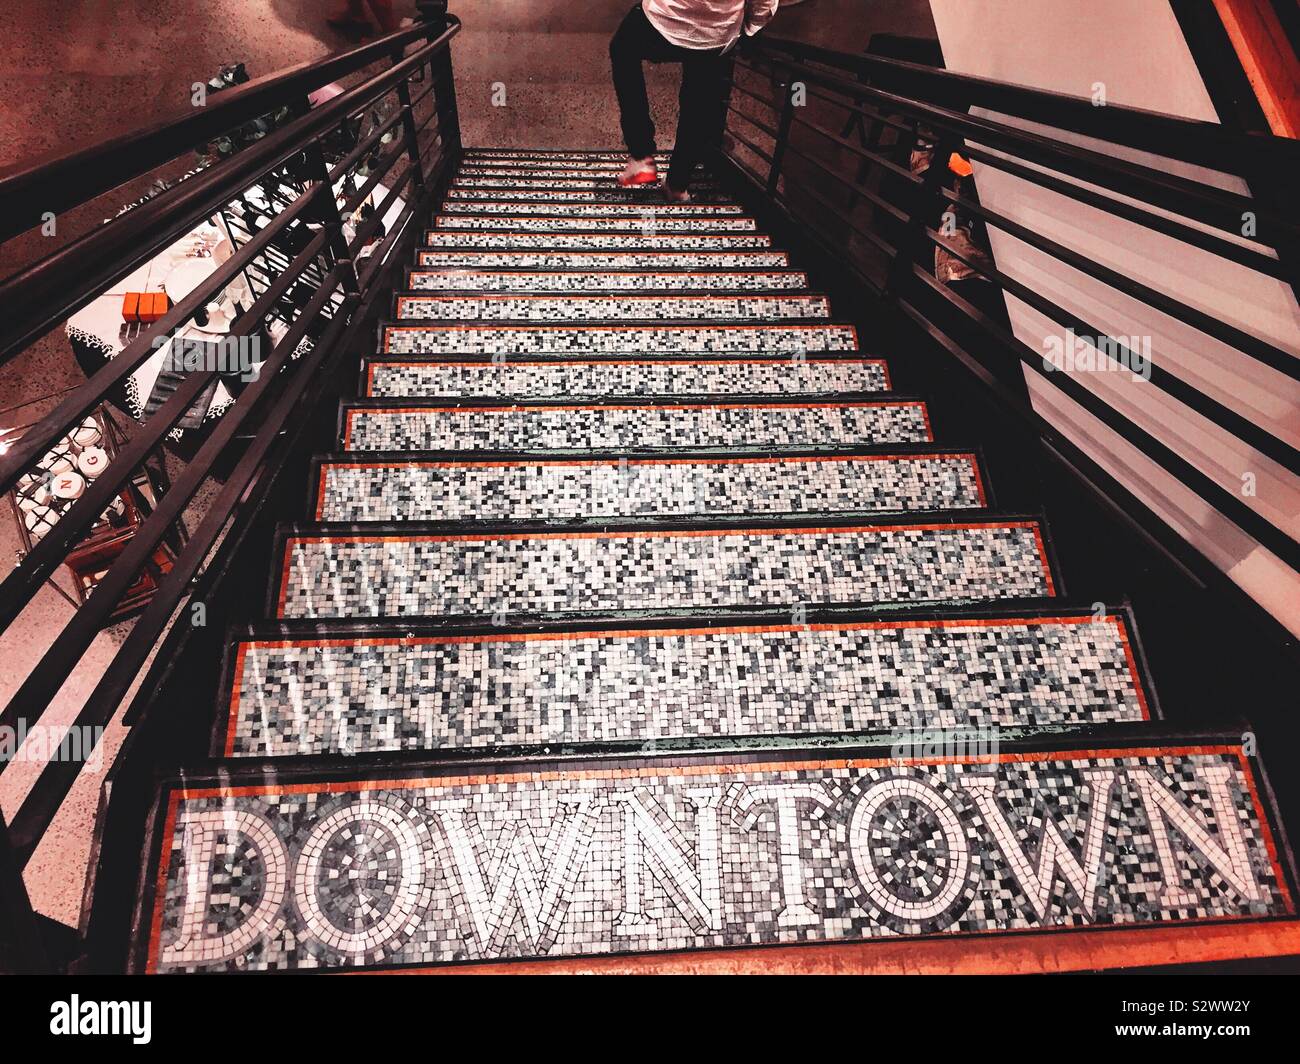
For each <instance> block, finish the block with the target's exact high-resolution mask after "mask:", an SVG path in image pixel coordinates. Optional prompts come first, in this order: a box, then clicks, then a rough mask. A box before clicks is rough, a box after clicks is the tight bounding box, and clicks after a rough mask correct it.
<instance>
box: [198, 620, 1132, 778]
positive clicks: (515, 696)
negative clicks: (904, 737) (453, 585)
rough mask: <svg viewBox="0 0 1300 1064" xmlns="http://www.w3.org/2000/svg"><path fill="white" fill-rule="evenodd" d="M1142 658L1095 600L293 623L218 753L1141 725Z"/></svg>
mask: <svg viewBox="0 0 1300 1064" xmlns="http://www.w3.org/2000/svg"><path fill="white" fill-rule="evenodd" d="M1140 662H1141V655H1140V652H1139V647H1138V643H1137V639H1136V635H1135V632H1134V629H1133V625H1132V618H1131V616H1130V614H1129V611H1128V609H1127V608H1123V607H1122V608H1120V609H1115V610H1107V611H1105V612H1103V613H1101V614H1100V615H1099V614H1097V613H1095V612H1094V611H1093V608H1092V606H1090V605H1089V606H1087V607H1080V608H1077V609H1062V608H1061V607H1060V606H1058V605H1057V604H1053V605H1052V606H1051V607H1043V606H1040V605H1025V606H1024V607H1022V608H1020V609H1008V608H1007V607H1006V606H1003V605H998V606H996V607H988V606H980V607H973V608H972V607H967V608H965V609H961V608H957V607H950V608H949V609H948V610H946V611H935V610H905V611H897V610H894V611H890V612H886V611H884V610H881V609H875V610H871V609H843V608H841V609H833V610H820V611H814V612H812V613H809V614H808V615H807V616H806V617H805V623H804V624H802V625H795V624H792V623H791V618H790V614H789V611H786V612H784V613H780V612H776V611H771V610H766V611H764V610H749V611H737V612H733V613H730V614H718V613H697V614H695V615H691V616H682V615H679V614H674V615H672V616H668V617H649V618H637V619H636V620H635V621H628V620H626V619H618V618H614V619H611V621H610V622H609V623H608V624H607V625H606V624H600V623H599V622H589V623H587V624H584V625H575V624H572V623H570V624H556V623H551V624H547V625H543V626H540V627H538V626H532V627H530V628H528V629H517V630H509V631H506V630H503V629H501V628H493V629H490V630H488V631H483V630H482V629H476V628H473V627H469V626H464V625H454V624H434V623H429V622H421V621H406V620H404V621H402V622H386V623H381V624H369V623H366V624H358V623H355V622H349V621H313V622H309V624H308V625H307V626H304V625H302V624H299V623H294V622H284V623H281V624H278V625H276V624H266V625H261V626H258V627H257V628H256V629H253V630H251V631H249V632H247V633H242V634H241V635H240V636H238V637H237V638H232V640H231V641H230V645H229V649H228V652H227V655H226V660H225V663H224V672H223V685H222V692H221V699H220V702H219V704H220V705H221V707H222V713H223V720H222V722H221V725H220V726H219V728H218V733H217V735H216V736H214V749H213V753H214V755H224V756H226V757H286V756H303V755H320V754H342V753H353V754H366V753H380V752H393V751H398V750H405V751H412V750H441V749H470V748H480V749H482V748H492V749H494V750H495V751H496V752H497V753H498V754H500V753H502V752H503V751H504V750H509V749H511V748H523V747H540V746H544V745H551V746H554V745H564V746H575V745H579V744H587V743H592V744H597V743H598V744H603V745H605V746H610V745H611V744H620V743H621V744H633V743H641V742H645V741H647V740H652V741H660V740H670V739H698V740H702V741H707V740H709V739H712V738H718V737H728V736H730V737H733V738H739V737H741V736H763V735H785V736H795V735H807V734H810V733H822V734H835V733H842V732H886V731H891V730H915V729H918V728H928V729H941V728H942V729H955V728H973V729H995V728H996V729H1002V728H1026V727H1046V726H1051V727H1066V726H1076V725H1096V724H1107V723H1115V722H1125V721H1141V720H1147V719H1149V717H1150V716H1151V710H1150V706H1151V705H1153V704H1154V700H1153V698H1152V696H1151V695H1150V691H1149V685H1148V681H1147V679H1146V676H1145V673H1144V671H1143V670H1142V668H1141V665H1140ZM448 677H454V678H455V680H454V682H451V683H449V682H447V678H448ZM724 678H725V680H724ZM742 678H743V679H742ZM610 694H615V695H616V696H617V695H618V694H621V695H622V697H621V698H619V697H613V698H611V697H608V696H609V695H610Z"/></svg>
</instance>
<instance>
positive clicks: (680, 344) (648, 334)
mask: <svg viewBox="0 0 1300 1064" xmlns="http://www.w3.org/2000/svg"><path fill="white" fill-rule="evenodd" d="M857 349H858V334H857V331H856V330H855V329H854V328H853V326H852V325H830V324H828V325H793V324H782V325H767V324H763V325H609V326H582V325H575V326H563V325H529V326H519V327H514V326H509V325H388V326H385V327H384V351H385V353H386V354H399V355H416V354H425V355H448V354H464V355H469V354H485V355H511V354H539V355H540V354H548V355H582V354H620V353H633V354H679V353H680V354H689V353H696V352H699V353H707V354H738V355H743V354H760V353H764V352H774V351H775V352H782V353H789V354H792V355H793V354H800V353H806V352H809V351H856V350H857Z"/></svg>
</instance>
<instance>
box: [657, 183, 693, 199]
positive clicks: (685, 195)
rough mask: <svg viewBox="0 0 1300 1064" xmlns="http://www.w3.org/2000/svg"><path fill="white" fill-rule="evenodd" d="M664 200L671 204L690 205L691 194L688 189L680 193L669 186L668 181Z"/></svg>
mask: <svg viewBox="0 0 1300 1064" xmlns="http://www.w3.org/2000/svg"><path fill="white" fill-rule="evenodd" d="M664 199H666V200H667V201H668V202H669V203H690V202H691V194H690V192H689V191H688V190H687V189H682V190H681V191H680V192H679V191H678V190H677V189H675V188H673V186H672V185H670V184H668V182H667V181H665V182H664Z"/></svg>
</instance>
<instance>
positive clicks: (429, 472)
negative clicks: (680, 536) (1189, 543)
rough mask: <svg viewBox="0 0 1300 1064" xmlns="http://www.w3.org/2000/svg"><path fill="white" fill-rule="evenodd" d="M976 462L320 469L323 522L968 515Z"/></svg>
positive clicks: (347, 465)
mask: <svg viewBox="0 0 1300 1064" xmlns="http://www.w3.org/2000/svg"><path fill="white" fill-rule="evenodd" d="M981 505H983V496H982V492H981V485H980V480H979V474H978V472H977V468H976V462H975V456H974V455H971V454H944V455H894V456H889V457H877V456H862V457H855V458H854V457H846V456H844V457H841V456H836V457H824V458H823V457H817V458H744V459H732V460H726V459H719V460H716V461H702V460H687V459H677V460H668V461H657V460H647V459H636V458H630V459H623V460H621V461H619V460H613V461H610V460H583V461H576V460H575V461H572V462H535V461H529V462H514V463H510V462H419V461H414V460H413V461H409V462H384V463H370V464H365V463H355V462H330V463H326V464H324V465H323V466H322V468H321V475H320V482H319V486H318V498H317V506H316V517H317V520H321V521H349V522H360V521H461V520H500V521H508V520H560V519H564V518H569V517H648V516H683V515H707V514H725V513H732V514H745V513H751V514H760V513H770V514H780V513H807V512H817V511H821V512H827V513H830V512H835V511H841V512H843V511H854V510H879V511H905V510H947V509H974V508H976V507H979V506H981Z"/></svg>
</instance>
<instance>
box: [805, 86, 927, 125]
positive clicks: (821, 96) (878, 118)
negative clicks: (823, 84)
mask: <svg viewBox="0 0 1300 1064" xmlns="http://www.w3.org/2000/svg"><path fill="white" fill-rule="evenodd" d="M808 95H809V96H811V97H812V98H813V99H814V100H822V101H824V102H826V103H829V104H831V105H833V106H835V107H842V108H843V109H844V110H846V111H848V112H849V113H850V114H855V115H859V116H861V117H862V118H866V119H868V120H869V121H872V122H879V123H880V124H881V125H882V126H888V127H889V128H890V129H894V130H897V131H898V132H899V133H903V134H906V135H907V136H909V137H911V136H914V135H915V134H916V126H915V125H908V124H907V123H906V122H901V121H898V120H897V119H893V118H890V117H889V116H888V115H885V114H882V113H881V112H879V111H877V110H874V109H873V108H870V107H867V106H866V105H865V104H863V103H849V102H847V101H846V100H838V99H836V98H835V97H834V96H831V95H829V94H827V93H824V92H818V91H817V90H816V89H814V88H812V87H811V86H810V87H809V89H808Z"/></svg>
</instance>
